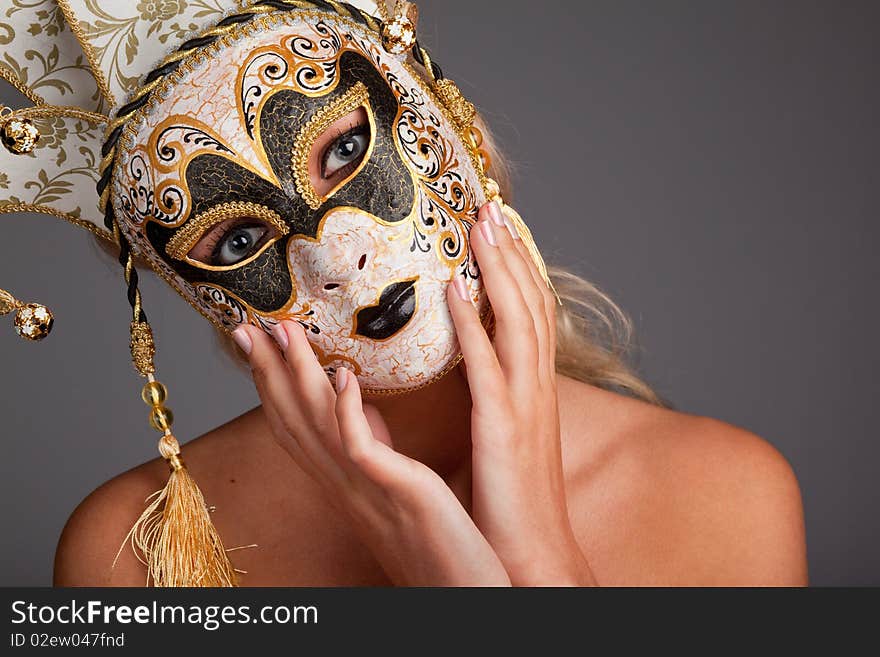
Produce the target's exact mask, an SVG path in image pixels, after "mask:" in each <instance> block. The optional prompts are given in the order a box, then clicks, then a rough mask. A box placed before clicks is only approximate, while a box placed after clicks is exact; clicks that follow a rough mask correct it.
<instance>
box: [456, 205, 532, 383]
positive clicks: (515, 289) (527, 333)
mask: <svg viewBox="0 0 880 657" xmlns="http://www.w3.org/2000/svg"><path fill="white" fill-rule="evenodd" d="M512 241H513V240H512V238H511V237H510V233H508V231H507V228H506V227H504V226H498V225H497V224H495V223H494V222H493V221H492V220H491V219H490V217H489V213H488V210H487V208H486V207H485V206H484V207H483V209H481V211H480V219H479V221H478V222H477V223H476V224H475V225H474V227H473V228H472V229H471V231H470V244H471V247H472V249H473V251H474V254H475V255H476V259H477V263H478V264H479V267H480V275H481V276H482V277H483V283H484V285H485V288H486V294H487V295H488V297H489V302H490V303H491V305H492V310H493V312H494V313H495V320H496V325H495V347H496V350H497V352H498V359H499V362H500V364H501V367H502V369H503V370H504V373H505V375H507V376H508V377H509V378H510V381H511V383H512V384H513V385H515V386H516V387H517V388H518V389H519V390H520V391H525V390H527V389H528V386H529V385H530V381H531V380H532V379H533V377H534V373H535V369H536V368H537V366H538V339H537V332H536V329H535V323H534V320H533V319H532V315H531V311H530V310H529V308H528V305H527V303H526V300H525V298H524V297H523V294H522V291H521V289H520V285H519V284H518V282H517V280H516V279H515V278H514V276H513V274H512V273H511V271H510V269H509V268H508V266H507V264H506V262H505V258H504V255H503V253H502V252H501V245H502V244H506V245H507V246H508V247H509V246H510V243H511V242H512Z"/></svg>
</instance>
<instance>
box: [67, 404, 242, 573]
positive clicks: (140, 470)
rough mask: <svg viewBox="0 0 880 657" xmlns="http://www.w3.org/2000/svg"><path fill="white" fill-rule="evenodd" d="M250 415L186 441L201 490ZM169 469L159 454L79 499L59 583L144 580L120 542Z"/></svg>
mask: <svg viewBox="0 0 880 657" xmlns="http://www.w3.org/2000/svg"><path fill="white" fill-rule="evenodd" d="M252 415H253V412H251V413H250V414H245V415H243V416H241V417H239V418H235V419H234V420H231V421H230V422H229V423H227V424H225V425H223V426H221V427H218V428H217V429H214V430H213V431H210V432H208V433H206V434H204V435H203V436H200V437H199V438H196V439H195V440H192V441H190V442H189V443H187V444H186V445H185V446H184V452H185V457H186V460H187V463H188V466H189V467H190V470H191V471H193V475H194V476H195V477H196V479H197V481H199V485H200V486H201V487H202V488H203V490H204V489H205V486H207V487H209V488H213V487H215V485H214V483H213V480H214V479H215V472H216V471H218V470H222V468H223V465H224V464H223V462H222V458H220V459H218V455H222V454H224V453H227V454H228V453H236V450H235V449H223V447H233V445H231V443H233V442H235V441H239V440H244V439H246V436H247V432H246V431H240V429H242V428H244V429H246V427H247V425H248V424H249V422H251V421H252V420H250V416H252ZM208 455H210V458H205V457H206V456H208ZM190 458H192V464H195V466H194V467H193V465H192V464H190ZM218 460H219V462H218ZM168 474H169V471H168V466H167V464H166V463H165V461H164V460H162V459H161V458H158V457H157V458H155V459H153V460H150V461H147V462H146V463H143V464H141V465H139V466H137V467H135V468H132V469H131V470H128V471H127V472H123V473H122V474H120V475H117V476H116V477H113V478H112V479H110V480H109V481H107V482H105V483H104V484H102V485H101V486H99V487H98V488H96V489H95V490H94V491H93V492H92V493H90V494H89V495H88V496H87V497H86V498H85V499H84V500H83V501H82V502H80V504H79V505H78V506H77V507H76V509H75V510H74V511H73V513H72V514H71V516H70V518H69V519H68V521H67V523H66V524H65V526H64V530H63V531H62V533H61V537H60V539H59V541H58V548H57V550H56V552H55V575H54V584H55V586H144V585H145V583H146V569H145V568H144V566H143V565H142V564H141V563H140V562H139V561H138V560H137V558H136V557H135V555H134V552H133V551H132V550H131V548H129V547H128V546H126V547H125V548H123V549H122V550H121V552H120V547H122V545H123V543H124V542H125V539H126V536H127V535H128V532H129V530H130V529H131V527H132V525H134V523H135V521H136V520H137V519H138V517H139V516H140V515H141V513H142V512H143V510H144V508H145V506H146V505H145V500H146V498H147V497H148V496H149V495H151V494H152V493H154V492H156V491H157V490H159V489H161V488H162V487H164V486H165V484H166V482H167V480H168ZM117 553H119V558H118V560H117V562H116V565H115V566H114V565H113V562H114V560H115V559H116V556H117Z"/></svg>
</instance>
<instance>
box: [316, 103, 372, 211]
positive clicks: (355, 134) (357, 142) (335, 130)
mask: <svg viewBox="0 0 880 657" xmlns="http://www.w3.org/2000/svg"><path fill="white" fill-rule="evenodd" d="M372 142H373V131H372V125H371V121H370V116H369V113H368V112H367V109H366V107H363V106H362V107H358V108H357V109H355V110H354V111H352V112H349V113H348V114H346V115H345V116H343V117H341V118H339V119H338V120H336V121H334V122H333V123H332V124H330V125H329V126H328V127H327V129H326V130H324V132H323V133H321V135H320V136H319V137H318V138H317V139H316V140H315V143H314V144H313V145H312V150H311V153H310V154H309V179H310V181H311V183H312V187H313V188H314V190H315V192H316V193H317V195H318V196H319V197H321V198H322V199H324V200H326V199H327V198H329V197H330V196H332V195H333V194H334V193H335V192H336V191H338V190H339V189H340V188H341V187H343V186H344V185H345V184H346V183H347V182H348V181H349V180H351V179H352V178H354V176H355V175H356V174H357V173H358V172H359V171H360V169H361V168H362V167H363V165H364V163H365V162H366V160H367V159H368V157H369V155H370V151H371V149H372Z"/></svg>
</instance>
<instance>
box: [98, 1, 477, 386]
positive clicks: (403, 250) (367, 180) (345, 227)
mask: <svg viewBox="0 0 880 657" xmlns="http://www.w3.org/2000/svg"><path fill="white" fill-rule="evenodd" d="M152 98H153V100H151V102H149V103H147V104H146V105H145V106H144V107H143V108H142V109H140V110H139V111H138V112H137V114H135V115H133V116H132V117H131V118H130V119H129V120H128V121H127V124H126V127H125V133H124V135H123V137H122V138H121V140H120V146H119V148H118V151H119V154H118V156H117V162H116V166H115V179H114V181H113V187H112V203H113V207H114V210H115V213H116V217H117V220H118V221H119V222H120V224H121V226H122V229H123V231H124V232H125V233H126V235H127V236H128V237H129V239H130V240H131V242H132V244H133V246H134V248H135V249H136V250H137V251H139V252H140V253H141V254H142V255H143V256H144V257H146V258H147V259H149V260H150V261H151V264H152V265H153V266H154V268H155V269H156V270H157V271H158V272H159V273H160V274H162V275H163V276H164V277H165V278H166V279H167V280H168V281H169V282H170V283H171V284H172V285H173V286H174V287H175V289H177V290H178V292H180V293H181V294H182V295H183V296H184V297H185V298H186V299H187V300H188V301H189V302H190V303H191V304H193V305H194V306H195V307H196V308H197V309H199V310H200V311H201V312H202V313H203V314H204V315H206V316H207V317H208V318H209V319H211V320H212V321H213V322H214V323H215V324H217V325H218V326H220V327H222V328H223V329H226V330H231V329H234V328H235V327H236V326H237V325H239V324H242V323H245V322H246V323H250V324H253V325H257V326H261V327H263V328H264V329H266V330H271V328H272V326H273V325H274V324H276V323H278V322H279V321H281V320H283V319H290V320H295V321H297V322H299V323H300V324H301V325H302V326H303V327H304V328H305V329H306V332H307V335H308V336H309V340H310V342H311V344H312V347H313V349H314V351H315V353H316V354H317V355H318V358H319V360H320V362H321V363H322V365H323V366H324V368H325V370H326V371H327V372H328V374H330V375H332V374H333V372H335V369H336V368H337V367H338V366H345V367H348V368H350V369H351V370H352V371H354V372H355V373H356V374H357V375H358V376H359V378H360V379H361V382H362V385H363V386H364V388H365V390H370V391H374V392H380V391H383V392H385V391H387V392H402V391H406V390H411V389H415V388H418V387H422V386H424V385H426V384H428V383H430V382H431V381H432V380H435V379H436V378H438V377H439V376H441V375H442V374H443V373H445V372H446V371H448V369H450V368H451V367H452V366H453V365H455V364H456V363H457V362H458V360H459V358H460V355H459V354H460V351H459V348H458V344H457V340H456V337H455V330H454V326H453V324H452V320H451V317H450V315H449V310H448V307H447V304H446V292H445V290H446V286H447V283H448V282H449V281H450V280H451V279H452V277H453V276H454V275H455V274H456V273H461V274H463V275H464V276H465V278H466V280H467V282H468V285H469V287H470V291H471V294H472V298H473V300H474V302H475V303H476V304H477V305H478V307H480V308H481V309H482V310H484V311H485V310H487V303H486V300H485V295H484V293H483V289H482V285H481V280H480V277H479V270H478V267H477V263H476V262H475V261H474V259H473V257H472V254H471V253H470V251H469V248H468V232H469V230H470V228H471V226H472V225H473V223H474V222H475V221H476V215H477V211H478V209H479V207H480V205H481V204H482V203H484V202H485V199H486V195H485V192H484V187H483V184H482V183H483V182H485V178H484V177H483V176H482V172H481V170H480V167H479V162H478V161H476V160H475V155H474V151H473V148H469V147H468V144H467V143H466V141H465V139H466V137H464V136H463V135H462V134H461V131H460V130H459V129H458V128H457V127H456V126H455V124H454V122H453V120H452V119H451V118H450V117H449V115H448V111H447V110H446V109H445V108H444V107H443V106H442V103H441V102H440V101H439V100H438V99H437V97H436V96H435V94H434V93H433V92H432V90H431V89H430V88H429V86H428V85H427V84H425V82H424V81H423V79H422V78H421V77H419V75H418V74H417V73H416V72H415V71H414V70H413V69H412V68H411V67H410V65H409V64H408V63H407V61H406V55H404V54H400V55H393V54H391V53H389V52H387V51H386V50H385V49H384V48H383V44H382V41H381V38H380V37H379V35H377V34H376V33H375V32H374V31H371V30H370V29H368V28H367V27H366V26H364V25H362V24H360V23H358V22H356V21H354V20H351V19H349V18H346V17H343V16H339V15H335V14H330V13H326V12H308V11H304V12H290V13H286V14H281V15H275V16H273V17H272V18H267V17H261V18H257V19H255V20H253V21H251V22H249V23H246V24H243V25H240V26H236V27H235V28H234V29H232V30H231V31H230V32H229V33H228V34H227V35H225V36H224V37H223V38H222V39H220V40H218V41H217V42H215V43H214V44H213V45H212V46H211V47H210V48H207V49H206V51H203V52H202V53H200V54H199V55H198V56H196V57H193V58H192V59H191V60H188V61H186V62H184V63H183V64H182V65H181V66H180V67H178V68H177V70H176V71H175V72H174V73H172V74H171V75H168V76H166V77H164V78H163V79H162V80H161V82H160V83H159V89H157V91H155V92H154V93H153V95H152Z"/></svg>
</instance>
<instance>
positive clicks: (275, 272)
mask: <svg viewBox="0 0 880 657" xmlns="http://www.w3.org/2000/svg"><path fill="white" fill-rule="evenodd" d="M339 75H340V80H339V84H338V85H337V87H336V89H334V91H332V92H331V93H329V94H326V95H324V96H321V97H318V98H311V97H308V96H304V95H302V94H300V93H297V92H296V91H292V90H287V89H284V90H281V91H278V92H276V93H274V94H273V95H272V96H270V97H269V98H268V99H267V100H266V101H265V104H264V106H263V108H262V111H261V113H260V115H259V125H260V131H259V135H260V138H261V139H262V145H263V148H264V150H265V152H266V156H267V158H268V160H269V163H270V165H271V167H272V170H273V171H274V173H275V175H276V177H277V178H278V180H279V182H280V187H279V186H276V185H274V184H273V183H271V182H269V181H267V180H265V179H263V178H261V177H260V176H258V175H257V174H255V173H253V172H252V171H250V170H248V169H246V168H245V167H243V166H241V165H240V164H237V163H235V162H233V161H231V160H230V159H228V158H225V157H221V156H219V155H213V154H203V155H199V156H197V157H195V158H193V160H192V161H191V162H190V163H189V165H188V166H187V169H186V172H185V177H186V182H187V186H188V187H189V191H190V194H191V208H192V209H191V212H190V217H191V218H192V217H195V216H197V215H199V214H200V213H202V212H205V211H206V210H210V209H211V208H213V207H215V206H217V205H219V204H221V203H228V202H233V201H250V202H254V203H260V204H262V205H265V206H266V207H268V208H270V209H271V210H274V211H275V212H277V213H278V214H279V215H280V216H281V217H282V219H283V220H284V221H285V222H286V223H287V224H288V225H289V226H290V233H289V234H288V236H287V237H285V238H282V239H279V240H278V241H277V242H275V243H274V244H272V245H271V246H270V247H269V248H268V249H266V251H265V252H263V253H262V254H261V255H260V256H259V257H258V258H256V259H255V260H253V261H252V262H249V263H247V264H244V265H242V266H241V267H239V268H237V269H233V270H228V271H210V270H204V269H201V268H198V267H194V266H192V265H190V264H188V263H186V262H182V261H180V260H175V259H173V258H171V257H169V256H167V255H166V254H165V245H166V244H167V243H168V241H169V240H170V239H171V237H172V236H173V235H174V234H175V232H176V231H177V230H179V228H178V229H168V228H165V227H163V226H161V225H159V224H157V223H155V222H150V223H148V224H147V226H146V236H147V238H148V239H149V240H150V242H151V244H152V245H153V246H154V247H155V248H156V250H157V252H158V253H159V254H160V255H161V256H162V257H163V259H165V260H166V262H168V263H169V265H171V267H173V268H174V270H175V271H177V272H178V273H179V274H180V275H181V276H182V277H183V278H184V279H186V280H187V281H188V282H190V283H193V284H198V283H208V284H215V285H219V286H221V287H223V288H225V289H227V290H229V291H230V292H231V293H233V294H234V295H236V296H238V297H239V298H241V299H242V300H244V301H245V302H246V303H248V304H249V305H250V306H252V307H253V308H254V309H255V310H258V311H261V312H272V311H275V310H278V309H279V308H282V307H283V306H284V305H285V304H286V303H287V302H288V301H289V300H290V297H291V294H292V293H293V289H292V274H291V272H290V271H289V265H288V260H287V242H288V239H289V238H290V237H291V236H293V235H306V236H309V237H315V236H316V235H317V229H318V225H319V223H320V221H321V218H322V217H323V216H324V215H325V214H326V213H327V212H328V211H329V210H331V209H332V208H334V207H339V206H353V207H357V208H360V209H362V210H364V211H366V212H369V213H370V214H373V215H375V216H377V217H379V218H381V219H382V220H384V221H387V222H399V221H403V220H404V219H406V217H407V216H409V214H410V211H411V209H412V206H413V203H414V202H415V194H416V189H415V185H414V182H413V176H412V173H411V172H410V169H409V168H407V166H406V164H404V162H403V160H402V158H401V156H400V154H399V152H398V150H397V147H396V143H395V140H394V134H395V118H396V116H397V112H398V110H399V106H398V103H397V99H396V98H395V96H394V94H393V93H392V91H391V89H390V88H389V86H388V84H387V83H386V82H385V80H384V79H383V78H382V76H381V75H380V74H379V72H378V71H377V70H376V69H375V68H374V67H373V65H372V64H371V63H370V62H368V61H367V60H366V59H364V58H363V57H362V56H361V55H358V54H356V53H352V52H346V53H344V54H343V55H342V57H341V58H340V61H339ZM357 82H362V83H363V84H364V85H366V87H367V89H368V91H369V103H370V106H371V108H372V111H373V115H374V119H375V133H374V134H373V135H372V141H373V149H372V153H371V155H370V158H369V160H368V161H367V162H366V163H365V164H364V166H363V167H362V169H361V170H360V171H359V172H358V173H357V175H356V176H355V177H354V178H352V179H351V180H350V181H348V182H347V183H346V184H345V185H344V186H343V187H342V188H340V189H339V190H337V191H336V193H335V194H334V195H333V196H332V197H331V198H330V199H328V200H327V201H326V202H325V203H324V204H323V205H322V206H321V207H320V208H318V209H317V210H313V209H312V208H310V207H309V206H308V204H307V203H306V202H305V201H304V200H303V199H302V198H301V197H300V196H299V194H298V193H297V192H296V187H295V180H294V174H293V165H292V156H293V151H294V147H295V140H296V137H297V135H298V133H299V131H300V128H301V127H302V126H303V124H304V123H305V122H306V121H308V120H309V118H311V117H312V116H313V115H314V114H315V112H317V111H318V110H319V109H321V108H322V107H324V106H325V105H327V103H329V102H332V101H333V100H334V99H335V98H337V97H338V96H341V95H342V94H344V93H346V92H347V91H348V90H349V89H350V88H351V87H352V86H354V84H355V83H357ZM244 129H245V128H244V125H242V131H244Z"/></svg>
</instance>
